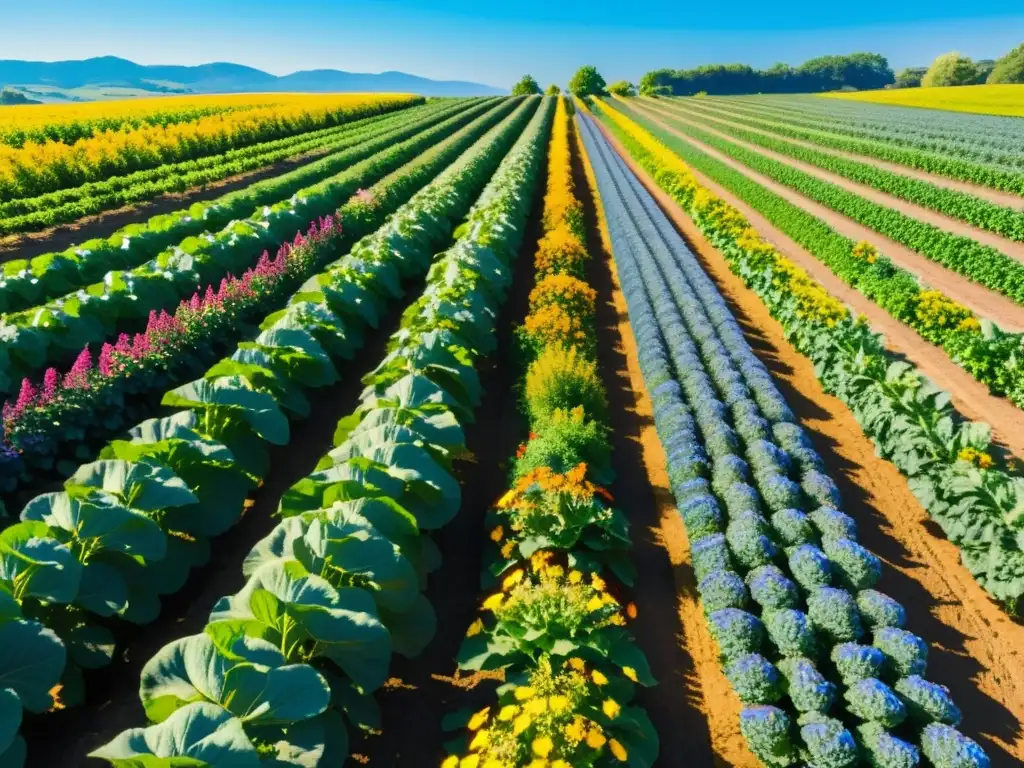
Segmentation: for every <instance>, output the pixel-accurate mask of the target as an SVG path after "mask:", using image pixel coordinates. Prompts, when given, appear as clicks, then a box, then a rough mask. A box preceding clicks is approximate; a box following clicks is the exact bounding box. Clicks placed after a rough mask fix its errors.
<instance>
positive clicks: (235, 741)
mask: <svg viewBox="0 0 1024 768" xmlns="http://www.w3.org/2000/svg"><path fill="white" fill-rule="evenodd" d="M89 757H95V758H99V759H101V760H107V761H108V762H109V763H111V764H112V765H114V766H117V768H186V767H188V768H260V757H259V754H258V753H257V751H256V748H255V747H254V746H253V744H252V742H251V741H249V737H248V736H246V734H245V729H244V728H243V725H242V721H241V720H239V719H238V718H236V717H232V716H231V713H230V712H227V711H225V710H224V709H221V708H220V707H218V706H217V705H216V704H209V703H207V702H195V703H193V704H190V705H188V706H187V707H183V708H181V709H179V710H178V711H177V712H175V713H174V714H173V715H171V716H170V717H169V718H167V719H166V720H164V721H163V722H162V723H159V724H157V725H151V726H149V727H148V728H132V729H130V730H127V731H124V732H123V733H121V734H120V735H118V736H117V737H116V738H115V739H114V740H113V741H111V742H110V743H109V744H106V745H104V746H102V747H100V748H99V749H97V750H95V751H93V752H91V753H89Z"/></svg>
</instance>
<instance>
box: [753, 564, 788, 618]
mask: <svg viewBox="0 0 1024 768" xmlns="http://www.w3.org/2000/svg"><path fill="white" fill-rule="evenodd" d="M747 585H748V586H749V587H750V596H751V597H752V598H753V599H754V602H756V603H757V604H758V605H760V606H761V608H763V609H765V610H772V609H779V608H796V607H798V606H799V604H800V593H799V592H798V591H797V587H796V584H794V583H793V582H792V581H790V580H789V579H787V578H786V575H785V574H784V573H783V572H782V570H781V569H779V568H778V566H775V565H762V566H760V567H758V568H754V569H753V570H752V571H751V572H750V573H749V574H747Z"/></svg>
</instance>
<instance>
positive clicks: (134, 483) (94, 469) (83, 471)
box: [65, 459, 196, 512]
mask: <svg viewBox="0 0 1024 768" xmlns="http://www.w3.org/2000/svg"><path fill="white" fill-rule="evenodd" d="M65 486H66V487H68V488H69V489H74V488H76V487H85V488H98V489H100V490H103V491H106V492H107V493H110V494H113V495H114V496H116V497H117V498H118V499H120V501H121V502H122V503H123V504H125V505H126V506H129V507H131V508H133V509H139V510H142V511H143V512H155V511H157V510H161V509H169V508H171V507H180V506H184V505H186V504H192V503H193V502H195V501H196V496H195V494H193V493H192V491H191V489H190V488H189V487H188V485H187V484H186V483H185V481H184V480H182V479H181V478H180V477H178V476H177V475H175V474H174V472H172V471H171V470H170V469H168V468H167V467H164V466H161V465H160V464H155V463H152V462H150V461H141V462H132V461H123V460H120V459H101V460H100V461H94V462H92V463H90V464H83V465H82V466H81V467H79V469H78V471H77V472H75V474H74V475H72V476H71V477H70V478H68V481H67V482H66V483H65Z"/></svg>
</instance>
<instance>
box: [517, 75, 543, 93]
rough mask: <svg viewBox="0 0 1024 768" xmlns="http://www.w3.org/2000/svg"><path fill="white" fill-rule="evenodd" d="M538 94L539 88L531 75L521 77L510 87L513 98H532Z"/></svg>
mask: <svg viewBox="0 0 1024 768" xmlns="http://www.w3.org/2000/svg"><path fill="white" fill-rule="evenodd" d="M537 93H540V86H539V85H538V84H537V81H536V80H534V79H533V77H532V76H531V75H523V77H522V79H521V80H520V81H519V82H518V83H516V84H515V85H513V86H512V95H513V96H533V95H534V94H537Z"/></svg>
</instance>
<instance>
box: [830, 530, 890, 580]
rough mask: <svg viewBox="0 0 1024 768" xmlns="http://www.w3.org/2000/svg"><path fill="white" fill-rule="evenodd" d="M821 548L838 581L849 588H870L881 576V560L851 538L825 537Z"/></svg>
mask: <svg viewBox="0 0 1024 768" xmlns="http://www.w3.org/2000/svg"><path fill="white" fill-rule="evenodd" d="M821 548H822V550H823V551H824V553H825V556H826V557H828V559H829V560H830V561H831V562H832V570H833V572H834V573H835V574H836V576H837V577H838V578H839V581H840V582H841V583H842V584H843V585H844V586H846V587H848V588H850V589H870V588H871V587H873V586H875V584H876V583H878V580H879V579H880V578H881V577H882V562H881V561H880V560H879V559H878V558H877V557H875V556H874V555H873V554H871V553H870V552H868V551H867V550H866V549H864V547H862V546H861V545H860V544H858V543H857V542H855V541H852V540H851V539H846V538H841V539H833V538H825V539H824V540H823V541H822V544H821Z"/></svg>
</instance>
